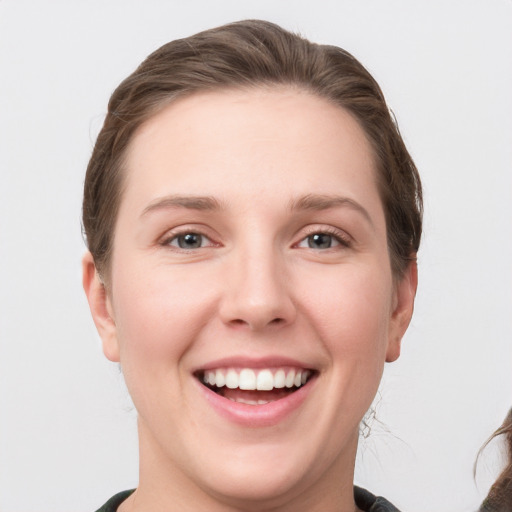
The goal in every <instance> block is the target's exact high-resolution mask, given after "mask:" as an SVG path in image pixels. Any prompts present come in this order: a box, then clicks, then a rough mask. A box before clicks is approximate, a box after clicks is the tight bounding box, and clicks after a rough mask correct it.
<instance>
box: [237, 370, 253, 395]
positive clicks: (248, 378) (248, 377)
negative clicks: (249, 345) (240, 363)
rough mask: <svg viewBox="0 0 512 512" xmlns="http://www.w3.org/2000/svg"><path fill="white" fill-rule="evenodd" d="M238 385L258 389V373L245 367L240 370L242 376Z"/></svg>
mask: <svg viewBox="0 0 512 512" xmlns="http://www.w3.org/2000/svg"><path fill="white" fill-rule="evenodd" d="M238 387H239V388H240V389H247V390H250V389H256V374H255V373H254V371H253V370H249V369H248V368H244V369H243V370H242V371H241V372H240V377H239V379H238Z"/></svg>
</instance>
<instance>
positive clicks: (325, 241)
mask: <svg viewBox="0 0 512 512" xmlns="http://www.w3.org/2000/svg"><path fill="white" fill-rule="evenodd" d="M307 241H308V247H309V248H311V249H329V248H330V247H332V246H333V242H336V240H334V237H333V236H332V235H329V234H327V233H315V234H314V235H310V236H308V237H307Z"/></svg>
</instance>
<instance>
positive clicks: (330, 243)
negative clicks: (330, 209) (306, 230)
mask: <svg viewBox="0 0 512 512" xmlns="http://www.w3.org/2000/svg"><path fill="white" fill-rule="evenodd" d="M349 246H350V242H349V240H346V237H344V236H343V235H342V234H341V233H337V232H336V233H330V232H328V231H315V232H313V233H311V234H310V235H308V236H306V237H305V238H303V239H302V240H301V241H300V242H299V243H298V244H297V247H305V248H309V249H316V250H322V249H332V248H335V247H349Z"/></svg>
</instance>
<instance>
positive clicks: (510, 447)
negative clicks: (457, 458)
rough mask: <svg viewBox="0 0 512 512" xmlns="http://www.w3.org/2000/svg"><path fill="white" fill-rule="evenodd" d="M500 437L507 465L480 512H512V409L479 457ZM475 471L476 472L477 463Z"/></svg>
mask: <svg viewBox="0 0 512 512" xmlns="http://www.w3.org/2000/svg"><path fill="white" fill-rule="evenodd" d="M498 436H503V438H504V441H505V451H506V456H507V463H506V466H505V468H504V469H503V471H502V472H501V474H500V476H499V477H498V479H497V480H496V482H494V484H493V485H492V487H491V489H490V491H489V494H488V495H487V497H486V498H485V500H484V502H483V503H482V505H481V506H480V508H479V509H478V510H479V512H510V511H511V510H512V409H510V410H509V411H508V414H507V417H506V418H505V421H504V422H503V424H502V425H501V427H500V428H499V429H498V430H496V432H494V434H493V435H492V436H491V437H490V438H489V439H488V440H487V441H486V443H485V444H484V446H483V447H482V448H481V449H480V452H479V454H478V455H479V456H480V454H481V452H482V451H483V450H484V449H485V447H486V446H487V445H488V444H489V443H490V442H491V441H492V440H493V439H495V438H496V437H498ZM477 462H478V458H477ZM474 471H475V472H476V463H475V468H474Z"/></svg>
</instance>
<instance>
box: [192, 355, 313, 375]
mask: <svg viewBox="0 0 512 512" xmlns="http://www.w3.org/2000/svg"><path fill="white" fill-rule="evenodd" d="M286 366H287V367H294V368H298V369H307V370H314V369H315V368H313V367H312V366H311V365H310V364H307V363H305V362H303V361H299V360H297V359H293V358H290V357H283V356H277V355H276V356H266V357H256V358H254V357H246V356H231V357H224V358H221V359H216V360H214V361H209V362H207V363H205V364H204V365H201V366H198V367H196V368H194V369H193V370H192V373H196V372H203V371H207V370H215V369H217V368H252V369H263V368H281V367H286Z"/></svg>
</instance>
